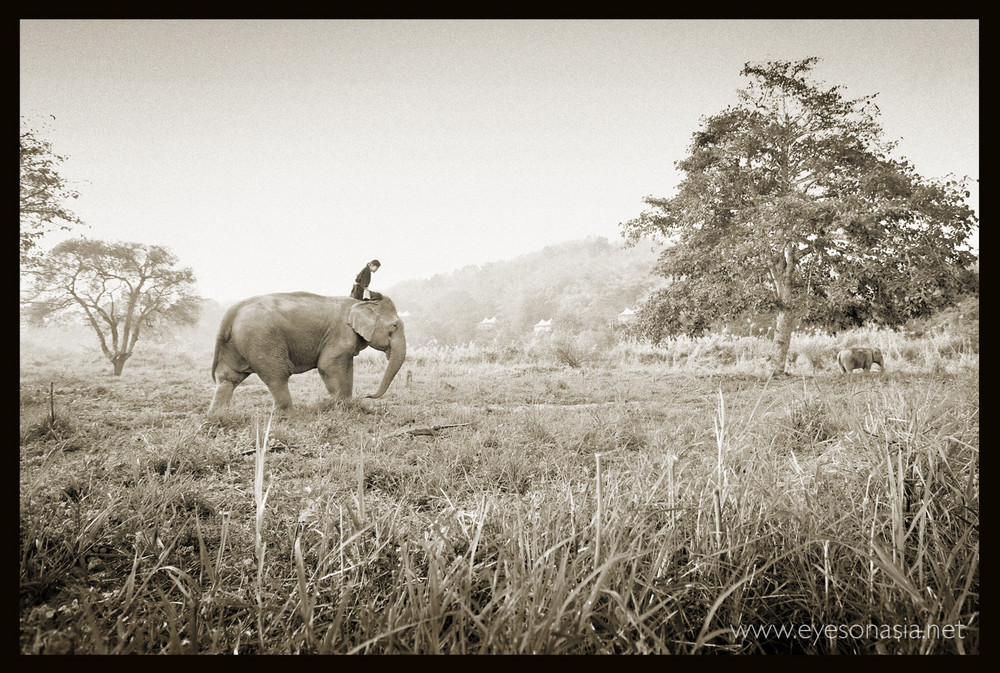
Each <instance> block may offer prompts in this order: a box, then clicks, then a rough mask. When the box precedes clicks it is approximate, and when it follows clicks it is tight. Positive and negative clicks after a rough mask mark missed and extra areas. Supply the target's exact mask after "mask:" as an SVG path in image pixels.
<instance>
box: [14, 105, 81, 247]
mask: <svg viewBox="0 0 1000 673" xmlns="http://www.w3.org/2000/svg"><path fill="white" fill-rule="evenodd" d="M65 160H66V157H64V156H61V155H59V154H56V153H55V152H53V150H52V144H51V143H50V142H49V141H48V140H45V139H44V138H43V137H42V136H41V134H40V133H39V131H38V130H36V129H34V128H32V127H31V126H30V125H29V123H28V121H27V120H26V119H25V118H24V117H22V118H21V180H20V187H21V237H20V238H21V241H20V242H21V265H22V267H29V266H30V265H31V264H32V263H33V262H34V261H35V259H36V257H35V254H36V253H37V246H38V239H39V238H41V237H42V236H43V235H45V234H46V233H48V232H50V231H53V230H55V229H66V230H68V229H70V228H71V227H72V226H74V225H79V224H82V222H81V221H80V218H79V217H77V215H76V214H75V213H73V212H72V211H71V210H69V209H68V208H67V207H66V203H67V202H68V201H69V200H70V199H76V198H78V197H79V196H80V194H79V192H77V191H76V190H74V189H71V188H70V187H69V185H68V184H67V182H66V180H65V179H64V178H63V177H62V176H61V175H59V166H60V164H61V163H62V162H63V161H65Z"/></svg>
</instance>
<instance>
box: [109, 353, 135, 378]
mask: <svg viewBox="0 0 1000 673" xmlns="http://www.w3.org/2000/svg"><path fill="white" fill-rule="evenodd" d="M130 357H132V354H131V353H115V354H114V356H113V357H112V358H111V364H112V365H114V368H115V376H121V375H122V370H123V369H125V361H126V360H128V359H129V358H130Z"/></svg>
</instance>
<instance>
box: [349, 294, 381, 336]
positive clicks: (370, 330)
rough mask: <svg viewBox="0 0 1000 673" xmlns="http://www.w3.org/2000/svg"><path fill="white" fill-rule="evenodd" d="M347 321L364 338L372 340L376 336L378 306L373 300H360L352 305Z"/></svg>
mask: <svg viewBox="0 0 1000 673" xmlns="http://www.w3.org/2000/svg"><path fill="white" fill-rule="evenodd" d="M347 321H348V322H349V323H350V324H351V329H353V330H354V331H355V332H357V333H358V334H359V335H361V338H362V339H364V340H365V341H371V340H372V337H373V336H375V323H377V322H378V307H377V306H376V305H375V302H373V301H359V302H357V303H356V304H354V306H352V307H351V313H350V315H349V316H348V317H347Z"/></svg>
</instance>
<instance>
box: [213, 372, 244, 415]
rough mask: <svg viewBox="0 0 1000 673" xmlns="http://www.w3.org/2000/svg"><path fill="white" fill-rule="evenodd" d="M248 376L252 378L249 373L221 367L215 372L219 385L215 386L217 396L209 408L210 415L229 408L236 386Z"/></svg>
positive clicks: (214, 396)
mask: <svg viewBox="0 0 1000 673" xmlns="http://www.w3.org/2000/svg"><path fill="white" fill-rule="evenodd" d="M248 376H250V374H248V373H244V372H238V371H235V370H233V369H229V368H228V367H226V368H223V367H219V369H218V370H216V372H215V378H216V380H217V381H218V383H217V384H216V386H215V395H213V396H212V404H210V405H209V407H208V413H210V414H213V413H215V412H217V411H220V410H221V409H222V408H223V407H225V406H227V405H228V404H229V400H230V399H231V398H232V397H233V391H234V390H235V389H236V386H238V385H240V384H241V383H243V381H244V380H245V379H246V377H248Z"/></svg>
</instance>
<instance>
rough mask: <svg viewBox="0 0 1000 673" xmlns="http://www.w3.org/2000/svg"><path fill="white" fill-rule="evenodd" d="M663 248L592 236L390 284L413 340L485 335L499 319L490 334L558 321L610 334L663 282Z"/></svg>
mask: <svg viewBox="0 0 1000 673" xmlns="http://www.w3.org/2000/svg"><path fill="white" fill-rule="evenodd" d="M656 258H657V252H656V251H654V250H651V249H650V247H649V246H648V245H639V246H636V247H633V248H626V247H625V246H624V245H623V244H621V243H618V242H610V241H608V239H606V238H601V237H591V238H588V239H584V240H580V241H570V242H567V243H561V244H558V245H552V246H548V247H546V248H543V249H542V250H539V251H537V252H533V253H529V254H526V255H522V256H520V257H516V258H514V259H511V260H506V261H501V262H491V263H489V264H485V265H482V266H474V265H472V266H466V267H464V268H462V269H459V270H457V271H454V272H451V273H447V274H438V275H435V276H433V277H432V278H428V279H423V280H413V281H406V282H403V283H399V284H397V285H394V286H392V287H390V288H387V289H386V290H385V293H386V294H387V295H389V296H390V297H392V298H393V301H395V303H396V307H397V308H398V309H399V311H400V312H401V313H402V312H408V313H409V315H407V316H406V317H405V318H404V320H405V322H406V329H407V340H408V341H409V343H411V344H413V345H421V344H426V343H433V342H437V343H441V344H459V343H468V342H469V341H472V340H474V339H477V338H482V336H483V331H482V330H477V328H476V325H477V323H479V322H481V321H482V320H483V319H484V318H494V317H495V318H496V326H495V328H494V329H492V330H490V331H488V332H486V334H487V335H488V336H489V338H500V339H509V340H523V339H527V338H530V337H531V336H532V330H533V326H534V325H535V324H536V323H538V322H539V321H541V320H551V321H552V327H553V330H554V331H555V332H560V331H562V332H564V333H568V334H573V335H574V336H584V335H589V337H590V339H591V340H595V341H600V340H605V339H607V338H610V335H611V327H610V325H611V324H614V323H615V322H616V320H617V316H618V314H619V313H621V312H622V311H623V310H624V309H626V308H632V309H634V308H636V306H637V305H638V304H639V303H640V302H641V301H642V300H644V299H645V298H646V297H647V296H648V295H649V293H650V291H652V290H653V289H654V288H656V287H659V284H660V282H661V281H659V280H658V279H657V278H655V277H654V276H653V275H652V273H651V270H652V268H653V265H654V264H655V263H656Z"/></svg>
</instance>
